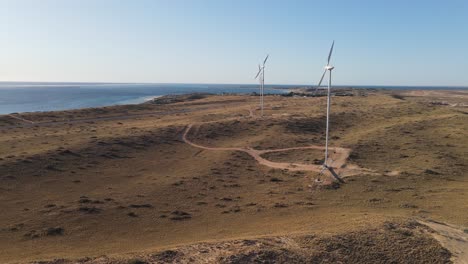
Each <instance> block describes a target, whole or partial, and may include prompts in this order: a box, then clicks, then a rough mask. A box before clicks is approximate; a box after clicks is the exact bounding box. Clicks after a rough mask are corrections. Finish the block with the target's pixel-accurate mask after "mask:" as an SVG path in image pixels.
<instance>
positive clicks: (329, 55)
mask: <svg viewBox="0 0 468 264" xmlns="http://www.w3.org/2000/svg"><path fill="white" fill-rule="evenodd" d="M333 46H335V41H333V43H332V45H331V48H330V53H328V62H327V65H330V59H331V56H332V53H333Z"/></svg>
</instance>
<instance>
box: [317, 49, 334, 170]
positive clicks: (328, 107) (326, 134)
mask: <svg viewBox="0 0 468 264" xmlns="http://www.w3.org/2000/svg"><path fill="white" fill-rule="evenodd" d="M334 46H335V41H333V43H332V45H331V48H330V53H328V61H327V65H326V66H325V70H324V72H323V74H322V78H320V81H319V83H318V85H317V88H316V91H317V89H318V88H319V87H320V85H322V81H323V78H324V77H325V75H326V74H327V71H328V72H329V74H328V93H327V126H326V132H325V160H324V161H323V168H324V169H330V167H329V165H330V164H328V134H329V128H330V126H329V123H330V104H331V101H330V99H331V92H330V90H331V81H332V70H333V69H334V68H335V67H333V66H331V65H330V59H331V56H332V53H333V47H334Z"/></svg>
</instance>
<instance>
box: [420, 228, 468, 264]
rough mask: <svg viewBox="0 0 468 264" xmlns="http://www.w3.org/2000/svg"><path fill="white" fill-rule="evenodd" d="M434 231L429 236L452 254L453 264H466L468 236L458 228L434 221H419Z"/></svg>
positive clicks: (467, 258) (467, 259) (467, 263)
mask: <svg viewBox="0 0 468 264" xmlns="http://www.w3.org/2000/svg"><path fill="white" fill-rule="evenodd" d="M419 222H420V223H421V224H423V225H426V226H428V227H430V228H431V229H433V230H434V231H436V232H435V233H431V235H432V236H433V237H434V238H435V239H437V241H439V243H440V244H442V246H444V247H445V248H447V249H448V250H449V251H450V252H451V253H452V254H453V258H452V261H453V263H455V264H468V234H467V233H465V232H464V231H463V230H461V229H460V228H458V227H455V226H452V225H449V224H445V223H438V222H434V221H419Z"/></svg>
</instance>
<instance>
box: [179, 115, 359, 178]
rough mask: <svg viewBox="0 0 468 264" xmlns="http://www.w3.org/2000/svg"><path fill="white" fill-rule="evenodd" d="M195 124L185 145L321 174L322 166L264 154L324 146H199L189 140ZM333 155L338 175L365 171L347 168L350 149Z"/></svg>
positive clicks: (262, 163)
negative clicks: (282, 160)
mask: <svg viewBox="0 0 468 264" xmlns="http://www.w3.org/2000/svg"><path fill="white" fill-rule="evenodd" d="M192 126H193V124H190V125H188V126H187V128H186V130H185V132H184V134H183V136H182V139H183V140H184V142H185V143H187V144H189V145H191V146H193V147H196V148H200V149H204V150H210V151H242V152H245V153H247V154H249V155H250V156H252V157H253V158H254V159H255V160H256V161H257V162H258V163H259V164H261V165H264V166H267V167H270V168H274V169H287V170H291V171H314V172H321V171H322V166H321V165H312V164H301V163H286V162H273V161H269V160H267V159H265V158H263V157H262V154H266V153H271V152H282V151H289V150H303V149H318V150H324V149H325V148H324V147H323V146H315V145H312V146H305V147H293V148H282V149H269V150H256V149H253V148H226V147H224V148H223V147H206V146H202V145H199V144H196V143H194V142H192V141H190V140H189V139H188V138H187V135H188V133H189V132H190V129H191V128H192ZM330 150H331V151H332V153H333V154H334V155H333V157H332V160H333V163H332V167H333V168H334V169H335V170H336V172H337V173H340V174H341V176H343V177H345V176H351V175H355V174H357V173H361V172H363V171H364V170H363V169H360V168H358V167H357V166H347V164H346V161H347V159H348V157H349V154H350V153H351V150H350V149H347V148H339V147H332V148H330Z"/></svg>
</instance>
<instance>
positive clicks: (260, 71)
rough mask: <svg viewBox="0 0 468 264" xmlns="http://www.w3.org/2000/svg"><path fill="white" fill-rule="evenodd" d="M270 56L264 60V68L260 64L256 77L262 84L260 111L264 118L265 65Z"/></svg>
mask: <svg viewBox="0 0 468 264" xmlns="http://www.w3.org/2000/svg"><path fill="white" fill-rule="evenodd" d="M269 56H270V55H267V56H266V57H265V59H264V60H263V66H260V64H258V72H257V75H255V79H257V78H258V80H259V82H260V109H261V116H262V117H263V95H264V94H265V93H264V88H265V63H266V62H267V60H268V57H269Z"/></svg>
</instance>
